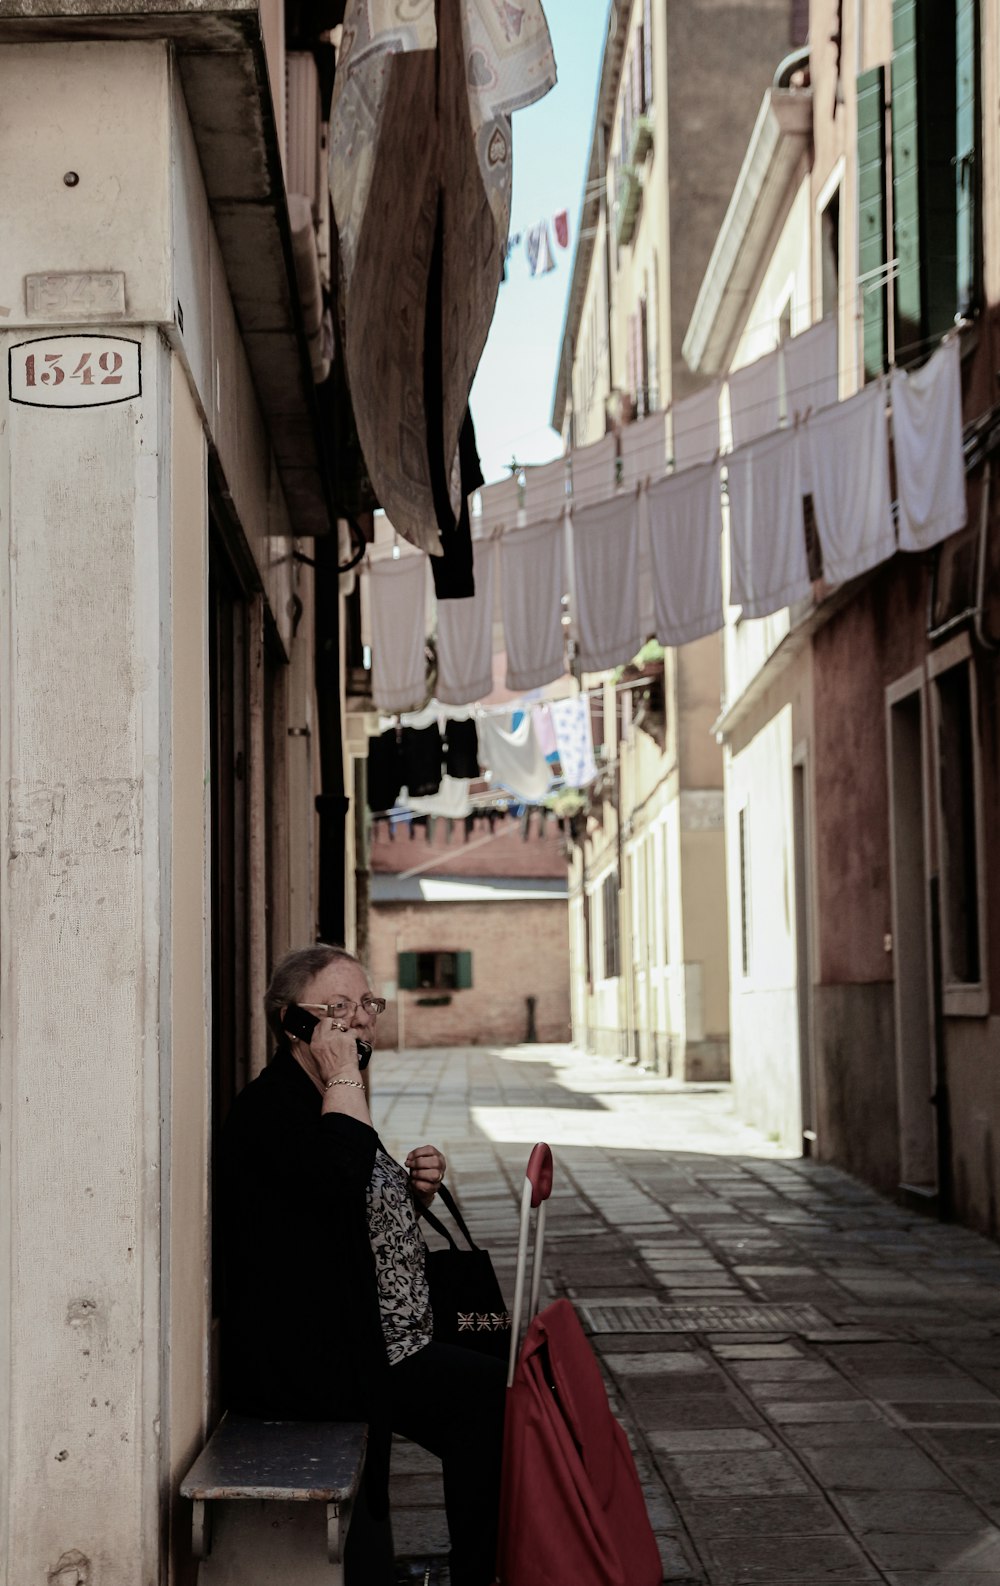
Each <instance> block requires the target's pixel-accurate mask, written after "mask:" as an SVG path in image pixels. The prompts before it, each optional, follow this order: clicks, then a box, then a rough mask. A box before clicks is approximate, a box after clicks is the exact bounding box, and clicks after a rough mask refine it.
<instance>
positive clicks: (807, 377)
mask: <svg viewBox="0 0 1000 1586" xmlns="http://www.w3.org/2000/svg"><path fill="white" fill-rule="evenodd" d="M781 351H782V356H783V358H784V364H785V413H786V414H787V417H788V420H789V422H790V423H794V421H795V420H796V418H801V417H803V416H804V415H805V414H806V413H807V412H808V411H809V410H810V409H811V410H812V411H813V412H814V413H815V412H817V411H818V410H819V409H820V408H825V407H829V406H830V404H831V403H833V402H836V400H837V396H838V389H837V321H836V317H835V316H834V315H833V314H828V315H827V317H826V319H821V320H820V322H819V324H818V325H812V326H810V328H809V329H808V330H804V331H801V332H800V334H799V335H798V336H792V337H791V339H790V340H789V341H786V342H783V343H782V348H781Z"/></svg>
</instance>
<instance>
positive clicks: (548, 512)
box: [524, 457, 569, 523]
mask: <svg viewBox="0 0 1000 1586" xmlns="http://www.w3.org/2000/svg"><path fill="white" fill-rule="evenodd" d="M568 478H569V474H568V470H567V460H566V458H565V457H557V458H556V459H555V461H554V462H551V463H542V464H541V466H540V467H537V468H526V469H525V470H524V515H525V517H526V519H527V521H528V522H529V523H540V522H541V521H542V519H543V518H557V517H558V516H559V514H560V512H562V511H563V510H564V509H565V506H566V500H567V496H566V485H567V482H568Z"/></svg>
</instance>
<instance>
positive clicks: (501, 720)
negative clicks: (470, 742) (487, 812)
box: [478, 710, 552, 804]
mask: <svg viewBox="0 0 1000 1586" xmlns="http://www.w3.org/2000/svg"><path fill="white" fill-rule="evenodd" d="M512 721H513V716H512V714H511V713H510V712H505V713H504V714H503V715H496V716H494V715H485V714H484V715H482V716H480V717H479V721H478V726H479V761H480V764H481V765H482V766H484V767H485V768H486V769H487V770H489V772H490V780H491V782H494V783H495V782H499V783H501V784H502V786H503V787H505V788H508V789H509V790H510V792H511V793H515V794H516V795H517V797H518V798H521V799H523V800H524V802H525V803H526V804H537V803H538V802H539V800H541V799H543V798H544V797H545V795H546V793H547V792H548V790H549V785H550V783H551V781H552V771H551V768H550V766H549V763H548V761H547V760H546V758H545V755H544V753H543V751H542V746H541V744H540V743H539V741H538V735H537V733H536V732H535V724H534V720H533V719H532V714H531V711H530V710H526V711H525V712H524V714H523V716H522V718H521V720H520V722H519V723H518V725H517V727H516V728H514V727H513V726H512V725H511V723H512Z"/></svg>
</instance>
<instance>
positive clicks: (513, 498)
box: [476, 474, 521, 538]
mask: <svg viewBox="0 0 1000 1586" xmlns="http://www.w3.org/2000/svg"><path fill="white" fill-rule="evenodd" d="M520 495H521V486H520V483H519V482H518V477H517V475H516V474H511V475H510V477H509V478H507V479H499V480H497V482H496V483H495V484H492V485H484V486H483V488H482V490H480V492H479V517H478V518H477V520H476V533H477V537H480V538H485V537H486V536H487V535H489V534H493V533H495V532H497V531H498V530H504V529H513V528H516V527H517V514H518V507H519V501H520Z"/></svg>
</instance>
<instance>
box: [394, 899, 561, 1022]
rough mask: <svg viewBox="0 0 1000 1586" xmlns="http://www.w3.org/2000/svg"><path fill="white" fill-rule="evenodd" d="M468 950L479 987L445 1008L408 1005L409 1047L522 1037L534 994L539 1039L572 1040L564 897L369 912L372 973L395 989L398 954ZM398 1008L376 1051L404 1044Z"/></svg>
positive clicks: (414, 999) (411, 998)
mask: <svg viewBox="0 0 1000 1586" xmlns="http://www.w3.org/2000/svg"><path fill="white" fill-rule="evenodd" d="M414 951H427V952H430V951H435V952H457V951H462V952H471V954H472V986H471V988H470V989H469V990H468V991H455V992H452V993H451V1001H450V1003H449V1004H447V1005H446V1006H443V1007H420V1006H419V1001H420V998H421V996H422V995H429V993H420V992H416V991H404V992H402V993H398V995H401V996H403V997H404V998H405V999H406V1000H405V1005H404V1009H403V1014H404V1030H403V1041H404V1045H405V1046H407V1047H417V1046H482V1045H486V1044H489V1043H492V1042H500V1043H516V1042H518V1041H523V1040H524V1038H525V1035H526V1032H527V1028H528V1013H527V1006H526V1003H525V998H526V997H529V996H533V997H536V998H537V1003H536V1010H535V1028H536V1032H537V1035H538V1039H539V1040H540V1041H566V1040H568V1039H569V1034H570V1005H569V923H568V914H567V906H566V901H565V899H562V898H560V899H556V900H548V899H546V900H543V901H539V902H530V903H513V902H511V903H453V904H448V903H435V904H416V905H412V904H380V905H378V906H377V907H375V908H373V909H372V914H371V963H370V969H371V975H372V981H373V983H374V985H375V987H376V989H379V988H380V987H383V986H390V987H394V986H395V982H396V954H397V953H398V952H404V953H405V952H414ZM397 1035H398V1032H397V1017H396V1006H395V1003H390V1005H389V1007H387V1008H386V1011H385V1013H384V1014H383V1015H382V1018H381V1019H380V1020H379V1031H378V1038H379V1045H380V1046H383V1047H388V1046H394V1045H396V1044H397Z"/></svg>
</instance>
